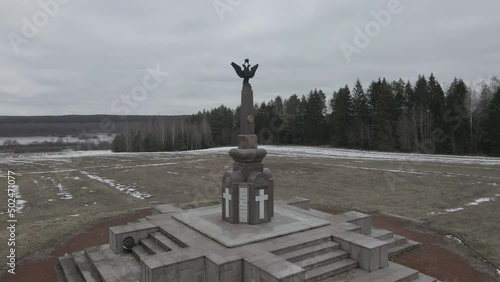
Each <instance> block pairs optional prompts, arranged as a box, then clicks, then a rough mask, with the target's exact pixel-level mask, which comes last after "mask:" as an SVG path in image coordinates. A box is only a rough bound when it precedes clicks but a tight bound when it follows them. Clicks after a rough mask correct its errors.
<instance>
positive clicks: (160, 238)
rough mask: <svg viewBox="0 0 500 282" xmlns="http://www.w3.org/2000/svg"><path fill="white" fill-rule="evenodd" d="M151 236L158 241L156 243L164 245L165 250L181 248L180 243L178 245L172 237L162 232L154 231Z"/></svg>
mask: <svg viewBox="0 0 500 282" xmlns="http://www.w3.org/2000/svg"><path fill="white" fill-rule="evenodd" d="M149 236H150V237H151V238H152V239H154V240H155V241H156V243H157V244H158V245H160V246H162V247H163V248H164V249H165V250H169V251H175V250H178V249H181V247H180V246H179V245H177V243H176V242H174V241H173V240H172V239H170V238H169V237H168V236H166V235H165V234H163V233H161V232H154V233H151V234H149Z"/></svg>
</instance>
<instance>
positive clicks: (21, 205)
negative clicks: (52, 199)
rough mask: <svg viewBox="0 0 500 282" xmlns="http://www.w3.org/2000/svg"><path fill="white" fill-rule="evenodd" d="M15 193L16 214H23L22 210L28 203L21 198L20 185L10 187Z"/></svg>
mask: <svg viewBox="0 0 500 282" xmlns="http://www.w3.org/2000/svg"><path fill="white" fill-rule="evenodd" d="M9 188H10V189H11V190H12V191H13V193H14V197H15V198H16V213H22V212H21V211H22V209H24V206H25V205H26V203H27V202H28V201H26V200H23V198H22V197H21V192H20V191H19V185H13V186H10V187H9Z"/></svg>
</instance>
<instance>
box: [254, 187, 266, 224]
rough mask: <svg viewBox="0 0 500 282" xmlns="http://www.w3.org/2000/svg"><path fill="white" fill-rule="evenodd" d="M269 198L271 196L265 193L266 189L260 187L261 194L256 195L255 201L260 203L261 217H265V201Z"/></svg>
mask: <svg viewBox="0 0 500 282" xmlns="http://www.w3.org/2000/svg"><path fill="white" fill-rule="evenodd" d="M268 199H269V196H268V195H265V194H264V189H260V190H259V196H255V201H256V202H258V203H259V219H264V202H265V201H266V200H268Z"/></svg>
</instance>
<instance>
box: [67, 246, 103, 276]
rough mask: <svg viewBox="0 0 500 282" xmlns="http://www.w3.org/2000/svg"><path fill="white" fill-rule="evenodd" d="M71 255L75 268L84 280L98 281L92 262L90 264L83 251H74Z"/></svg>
mask: <svg viewBox="0 0 500 282" xmlns="http://www.w3.org/2000/svg"><path fill="white" fill-rule="evenodd" d="M71 256H72V257H73V262H74V264H75V265H76V268H77V270H78V271H79V272H80V274H81V275H82V276H83V279H84V280H85V281H86V282H100V281H101V280H100V279H99V276H98V275H97V273H96V272H95V270H94V268H93V267H92V264H90V261H89V259H88V258H87V256H86V255H85V251H80V252H74V253H72V254H71Z"/></svg>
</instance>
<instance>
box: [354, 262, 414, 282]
mask: <svg viewBox="0 0 500 282" xmlns="http://www.w3.org/2000/svg"><path fill="white" fill-rule="evenodd" d="M418 278H419V273H418V271H417V270H415V269H411V268H409V267H406V266H403V265H400V264H397V263H389V266H387V267H385V268H382V269H379V270H376V271H373V272H370V273H368V274H366V275H363V276H361V277H358V278H355V279H352V280H351V282H411V281H415V279H418Z"/></svg>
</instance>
